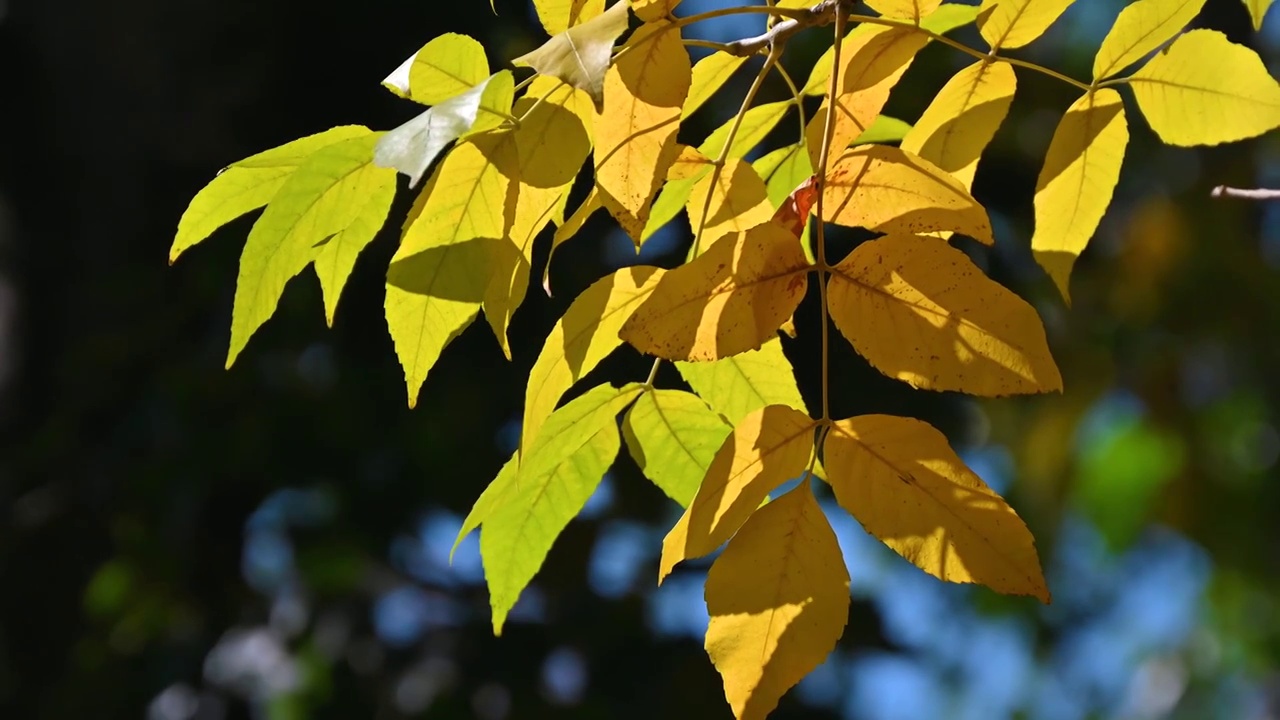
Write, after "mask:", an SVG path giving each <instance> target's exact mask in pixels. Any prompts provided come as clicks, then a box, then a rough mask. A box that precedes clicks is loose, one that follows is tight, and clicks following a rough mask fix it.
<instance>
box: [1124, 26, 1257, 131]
mask: <svg viewBox="0 0 1280 720" xmlns="http://www.w3.org/2000/svg"><path fill="white" fill-rule="evenodd" d="M1129 82H1130V84H1131V85H1132V86H1133V94H1134V96H1135V97H1136V98H1137V100H1138V107H1140V108H1141V109H1142V114H1143V115H1145V116H1146V117H1147V122H1148V123H1150V125H1151V129H1152V130H1155V131H1156V135H1158V136H1160V139H1161V140H1163V141H1164V142H1165V143H1168V144H1169V145H1183V146H1187V145H1217V144H1219V143H1228V142H1235V141H1237V140H1244V139H1246V138H1251V137H1256V136H1258V135H1261V134H1263V133H1265V132H1267V131H1269V130H1273V129H1275V128H1276V127H1280V85H1277V84H1276V81H1275V79H1274V78H1272V77H1271V75H1270V73H1268V72H1267V68H1266V66H1264V65H1263V64H1262V60H1261V58H1259V57H1258V54H1257V53H1255V52H1254V51H1253V50H1250V49H1249V48H1247V47H1245V46H1243V45H1237V44H1235V43H1233V42H1230V41H1229V40H1227V36H1226V35H1223V34H1222V33H1220V32H1216V31H1214V30H1192V31H1191V32H1188V33H1186V34H1184V35H1182V36H1181V37H1179V38H1178V39H1177V40H1175V41H1173V44H1172V45H1170V46H1169V47H1168V48H1167V49H1166V50H1164V51H1163V52H1161V53H1160V54H1158V55H1156V56H1155V57H1153V58H1152V59H1151V61H1150V62H1148V63H1147V64H1146V65H1144V66H1143V67H1142V68H1141V69H1140V70H1138V72H1136V73H1134V75H1133V77H1132V78H1131V79H1130V81H1129Z"/></svg>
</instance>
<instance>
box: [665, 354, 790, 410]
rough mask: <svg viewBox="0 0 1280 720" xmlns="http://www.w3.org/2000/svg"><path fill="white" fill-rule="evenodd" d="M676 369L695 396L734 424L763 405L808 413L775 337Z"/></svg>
mask: <svg viewBox="0 0 1280 720" xmlns="http://www.w3.org/2000/svg"><path fill="white" fill-rule="evenodd" d="M676 369H678V370H679V371H680V375H681V376H682V377H684V380H685V382H687V383H689V386H690V387H692V388H693V391H694V392H696V393H698V396H699V397H701V398H702V399H703V400H705V401H706V402H707V404H708V405H710V406H711V408H712V409H713V410H715V411H716V412H718V413H720V414H721V415H723V416H725V418H727V419H728V420H729V422H730V423H732V424H733V425H735V426H736V425H738V424H739V423H740V422H742V419H743V418H745V417H746V416H748V415H750V414H751V413H753V412H755V411H756V410H759V409H760V408H762V407H765V406H766V405H786V406H787V407H792V408H795V409H797V410H803V411H804V412H806V413H807V412H809V410H808V408H807V407H805V404H804V398H802V397H800V389H799V388H798V387H797V386H796V374H795V370H793V369H792V367H791V361H790V360H788V359H787V356H786V355H784V354H783V352H782V341H781V340H779V339H778V338H772V339H770V340H768V341H766V342H765V343H764V345H761V346H760V349H759V350H751V351H748V352H744V353H741V354H739V355H734V356H733V357H727V358H724V359H722V360H715V361H713V362H677V363H676Z"/></svg>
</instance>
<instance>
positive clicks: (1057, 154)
mask: <svg viewBox="0 0 1280 720" xmlns="http://www.w3.org/2000/svg"><path fill="white" fill-rule="evenodd" d="M1128 142H1129V128H1128V125H1127V124H1126V123H1125V117H1124V101H1123V100H1122V99H1121V98H1120V94H1119V93H1117V92H1116V91H1115V90H1111V89H1105V88H1104V89H1102V90H1098V91H1095V92H1093V93H1091V94H1088V95H1085V96H1084V97H1082V98H1080V99H1079V100H1077V101H1076V102H1075V103H1074V104H1072V105H1071V107H1070V108H1068V109H1067V113H1066V115H1064V116H1063V118H1062V122H1060V123H1059V124H1058V129H1057V131H1056V132H1054V134H1053V141H1052V142H1051V143H1049V153H1048V155H1047V156H1046V157H1045V160H1044V168H1043V169H1042V170H1041V171H1040V179H1039V181H1038V182H1037V183H1036V203H1035V204H1036V231H1035V235H1034V236H1033V237H1032V238H1031V249H1032V251H1033V252H1034V253H1035V257H1036V262H1038V263H1040V266H1041V267H1043V268H1044V269H1045V271H1046V272H1048V273H1049V276H1050V277H1051V278H1053V282H1054V284H1055V285H1057V286H1058V290H1059V291H1060V292H1061V293H1062V297H1063V298H1065V299H1066V300H1067V302H1070V301H1071V294H1070V281H1071V268H1072V266H1074V265H1075V262H1076V258H1078V257H1080V253H1082V252H1084V248H1085V246H1086V245H1088V244H1089V239H1090V238H1091V237H1093V232H1094V230H1097V228H1098V223H1099V222H1101V221H1102V216H1103V214H1104V213H1106V211H1107V206H1108V205H1110V204H1111V193H1112V191H1113V190H1115V187H1116V183H1117V182H1118V181H1119V180H1120V165H1121V164H1122V163H1123V162H1124V151H1125V146H1126V145H1127V144H1128Z"/></svg>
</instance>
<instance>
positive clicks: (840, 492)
mask: <svg viewBox="0 0 1280 720" xmlns="http://www.w3.org/2000/svg"><path fill="white" fill-rule="evenodd" d="M824 457H825V458H826V465H827V471H828V472H829V473H830V477H829V482H830V484H831V489H832V490H833V491H834V492H835V496H836V501H837V502H839V503H840V506H841V507H843V508H844V509H845V510H848V511H849V513H850V514H852V515H853V516H854V517H855V518H857V519H858V522H860V523H862V526H863V527H865V528H866V529H867V532H869V533H871V534H872V535H875V536H876V537H877V538H879V539H880V540H881V541H882V542H884V544H886V545H888V546H889V547H890V548H893V550H894V552H897V553H898V554H899V555H901V556H902V557H904V558H906V559H907V560H909V561H910V562H911V563H913V564H914V565H916V566H917V567H919V568H920V569H921V570H924V571H925V572H927V573H929V574H930V575H933V576H934V577H936V578H939V579H941V580H946V581H948V582H957V583H979V584H982V585H986V586H987V587H989V588H991V589H992V590H995V591H997V592H1001V593H1006V594H1014V595H1031V596H1033V597H1036V598H1038V599H1039V600H1040V601H1041V602H1044V603H1048V602H1049V600H1050V596H1049V590H1048V588H1047V587H1046V586H1045V582H1044V575H1043V574H1042V572H1041V569H1040V560H1039V558H1038V556H1037V554H1036V549H1035V541H1034V539H1033V538H1032V536H1031V533H1030V531H1028V530H1027V526H1026V524H1024V523H1023V522H1022V519H1021V518H1019V517H1018V514H1017V513H1016V512H1014V510H1013V508H1011V507H1009V505H1008V504H1007V503H1005V501H1004V500H1003V499H1002V498H1001V497H1000V496H999V495H997V494H996V493H995V492H994V491H993V490H991V488H989V487H987V484H986V483H984V482H983V481H982V479H981V478H979V477H978V476H977V475H975V474H974V473H973V471H972V470H970V469H969V468H968V467H966V466H965V464H964V462H963V461H961V460H960V458H959V457H957V456H956V454H955V451H954V450H952V449H951V446H950V445H949V444H947V439H946V437H944V436H943V435H942V433H940V432H938V431H937V430H935V429H934V428H933V427H931V426H930V425H928V424H927V423H924V422H921V421H919V420H914V419H911V418H903V417H893V416H890V415H864V416H861V417H855V418H849V419H847V420H841V421H839V422H837V423H836V424H835V425H834V426H833V427H832V428H831V431H830V433H828V434H827V439H826V441H825V443H824Z"/></svg>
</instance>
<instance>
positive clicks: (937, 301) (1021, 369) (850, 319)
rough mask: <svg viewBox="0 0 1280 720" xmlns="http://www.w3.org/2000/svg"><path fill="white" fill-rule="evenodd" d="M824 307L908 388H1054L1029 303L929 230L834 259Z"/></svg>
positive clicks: (1053, 371)
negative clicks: (923, 234) (925, 234)
mask: <svg viewBox="0 0 1280 720" xmlns="http://www.w3.org/2000/svg"><path fill="white" fill-rule="evenodd" d="M828 306H829V307H830V310H831V319H832V320H834V321H835V323H836V327H838V328H839V329H840V332H841V333H843V334H844V336H845V337H846V338H848V340H849V342H851V343H852V344H853V347H854V349H856V350H857V351H858V353H859V354H860V355H862V356H863V357H865V358H866V359H867V360H868V361H869V362H870V363H871V364H872V365H873V366H875V368H876V369H877V370H879V371H880V372H882V373H884V374H885V375H888V376H889V377H892V378H897V379H899V380H902V381H904V382H906V383H908V384H910V385H911V386H913V387H918V388H924V389H926V390H956V391H960V392H966V393H969V394H972V395H982V396H988V397H990V396H1004V395H1014V394H1022V393H1040V392H1052V391H1059V390H1061V389H1062V377H1061V375H1059V374H1058V367H1057V365H1056V364H1055V363H1054V361H1053V356H1052V355H1051V354H1050V353H1049V347H1048V345H1047V343H1046V341H1045V334H1044V327H1043V326H1042V325H1041V324H1040V318H1039V317H1038V316H1037V315H1036V311H1035V310H1034V309H1033V308H1032V307H1031V306H1030V305H1028V304H1027V303H1026V301H1024V300H1023V299H1022V298H1020V297H1018V296H1017V295H1015V294H1013V293H1012V292H1010V291H1009V290H1006V289H1005V288H1004V287H1002V286H1001V285H999V284H998V283H996V282H994V281H992V280H990V279H988V278H987V277H986V276H985V275H983V274H982V271H981V270H980V269H979V268H978V267H977V266H976V265H974V264H973V261H971V260H970V259H969V257H968V256H967V255H965V254H964V253H963V252H961V251H960V250H957V249H955V248H953V247H951V246H950V245H948V244H947V243H945V242H942V241H940V240H938V239H936V238H922V237H917V236H914V235H888V236H885V237H882V238H879V239H876V240H872V241H870V242H866V243H863V244H861V245H859V246H858V247H857V248H856V249H855V250H854V251H853V252H852V253H850V254H849V256H848V257H846V258H845V259H844V260H842V261H841V262H840V263H839V264H838V265H836V267H835V268H834V272H833V273H832V275H831V282H830V287H829V289H828Z"/></svg>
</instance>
